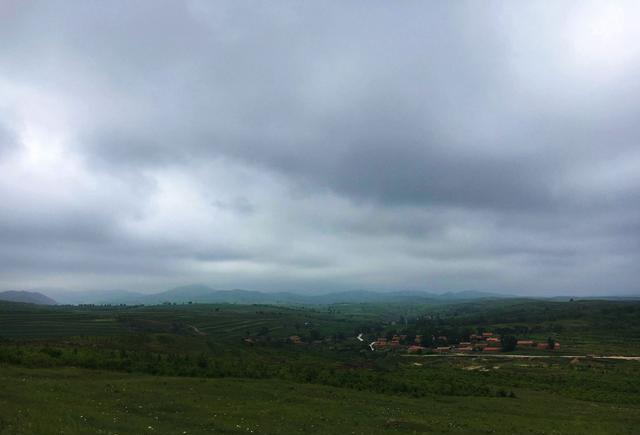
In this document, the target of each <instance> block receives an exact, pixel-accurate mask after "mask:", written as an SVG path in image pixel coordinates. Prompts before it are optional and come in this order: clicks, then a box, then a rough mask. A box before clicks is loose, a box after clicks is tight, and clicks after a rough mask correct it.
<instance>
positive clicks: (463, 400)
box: [0, 367, 640, 435]
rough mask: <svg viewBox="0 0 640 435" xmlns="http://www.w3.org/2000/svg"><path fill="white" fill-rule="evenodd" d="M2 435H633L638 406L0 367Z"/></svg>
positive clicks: (528, 393)
mask: <svg viewBox="0 0 640 435" xmlns="http://www.w3.org/2000/svg"><path fill="white" fill-rule="evenodd" d="M0 390H1V391H2V392H3V394H2V395H1V396H0V433H1V434H16V435H17V434H34V433H38V434H54V433H64V434H89V433H97V434H100V433H101V434H134V433H135V434H142V433H162V434H184V433H189V434H200V433H265V434H269V433H273V434H276V433H280V434H291V433H327V434H335V433H355V434H372V433H373V434H378V433H380V434H382V433H461V434H462V433H468V434H481V433H487V434H488V433H529V434H551V433H583V434H584V433H590V434H607V433H618V434H625V433H628V434H632V433H636V432H635V428H637V425H638V424H639V423H640V416H639V415H640V408H638V404H637V403H636V404H626V405H612V404H610V403H598V402H586V401H581V400H576V399H570V398H565V397H561V396H557V395H554V394H551V393H548V392H544V391H532V390H526V389H521V390H517V392H516V394H517V398H477V397H455V396H428V397H423V398H420V399H414V398H409V397H402V396H389V395H385V394H375V393H369V392H360V391H353V390H348V389H343V388H335V387H327V386H318V385H308V384H300V383H292V382H285V381H275V380H246V379H203V378H174V377H162V378H158V377H153V376H149V375H140V374H125V375H123V374H118V373H113V372H103V371H91V372H89V371H84V370H79V369H72V368H64V369H57V370H50V369H24V368H15V367H2V368H1V369H0Z"/></svg>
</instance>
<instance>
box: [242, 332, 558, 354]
mask: <svg viewBox="0 0 640 435" xmlns="http://www.w3.org/2000/svg"><path fill="white" fill-rule="evenodd" d="M356 338H357V339H358V340H359V341H362V342H364V340H363V338H362V334H359V335H358V336H357V337H356ZM248 340H249V339H245V341H248ZM287 341H288V342H289V343H292V344H298V345H302V344H308V343H307V342H305V341H304V340H303V338H302V337H300V336H299V335H292V336H290V337H288V338H287ZM322 342H323V340H315V341H313V343H317V344H320V343H322ZM426 343H431V345H430V346H429V345H426ZM369 348H370V349H371V350H372V351H404V352H407V353H412V354H422V353H470V352H487V353H489V352H491V353H496V352H509V351H514V350H559V349H560V343H559V342H558V341H556V340H554V339H552V338H548V339H546V340H543V341H536V340H531V339H522V340H520V339H517V338H516V337H513V336H505V337H501V336H500V335H499V334H495V333H493V332H482V333H480V334H471V335H470V336H469V341H460V342H458V343H454V342H453V341H450V340H449V338H448V337H447V336H444V335H440V336H432V337H431V340H423V336H422V335H416V336H415V337H410V336H408V335H398V334H394V335H392V336H390V337H389V338H387V337H379V338H377V339H376V340H375V341H373V342H371V343H370V344H369Z"/></svg>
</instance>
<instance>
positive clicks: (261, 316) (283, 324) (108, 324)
mask: <svg viewBox="0 0 640 435" xmlns="http://www.w3.org/2000/svg"><path fill="white" fill-rule="evenodd" d="M355 327H356V322H355V321H351V320H349V319H346V318H344V317H342V316H340V315H336V314H327V313H319V312H316V311H312V310H305V309H293V308H285V307H265V306H251V305H248V306H247V305H245V306H237V305H197V304H194V305H180V306H150V307H127V308H118V307H116V308H111V307H102V308H101V307H93V308H89V307H34V306H31V307H30V306H26V305H20V304H0V337H4V338H10V339H46V338H56V337H58V338H59V337H75V336H110V335H122V334H128V333H132V332H173V333H175V332H181V333H183V334H196V335H206V336H208V337H211V339H213V340H215V341H238V340H239V339H241V338H243V337H247V336H249V335H267V334H268V335H270V336H271V337H272V338H276V339H280V338H284V337H287V336H289V335H292V334H303V333H308V331H309V330H311V329H316V330H318V331H320V332H321V333H322V334H331V333H334V332H336V331H338V330H339V331H343V332H344V331H347V332H348V333H351V332H352V330H353V329H354V328H355Z"/></svg>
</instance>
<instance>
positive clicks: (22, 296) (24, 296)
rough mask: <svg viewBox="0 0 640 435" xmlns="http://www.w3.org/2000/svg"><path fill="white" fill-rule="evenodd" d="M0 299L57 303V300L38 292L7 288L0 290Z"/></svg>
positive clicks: (44, 303)
mask: <svg viewBox="0 0 640 435" xmlns="http://www.w3.org/2000/svg"><path fill="white" fill-rule="evenodd" d="M0 300H2V301H9V302H23V303H27V304H38V305H57V304H58V302H56V301H55V300H53V299H51V298H50V297H48V296H45V295H43V294H42V293H39V292H30V291H23V290H22V291H17V290H9V291H4V292H0Z"/></svg>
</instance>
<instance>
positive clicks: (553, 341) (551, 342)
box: [547, 337, 556, 350]
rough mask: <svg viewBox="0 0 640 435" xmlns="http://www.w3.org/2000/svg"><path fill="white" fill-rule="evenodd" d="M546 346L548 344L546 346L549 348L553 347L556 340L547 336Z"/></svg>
mask: <svg viewBox="0 0 640 435" xmlns="http://www.w3.org/2000/svg"><path fill="white" fill-rule="evenodd" d="M547 346H548V348H549V349H550V350H553V349H555V348H556V341H555V340H554V339H553V338H551V337H549V338H547Z"/></svg>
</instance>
